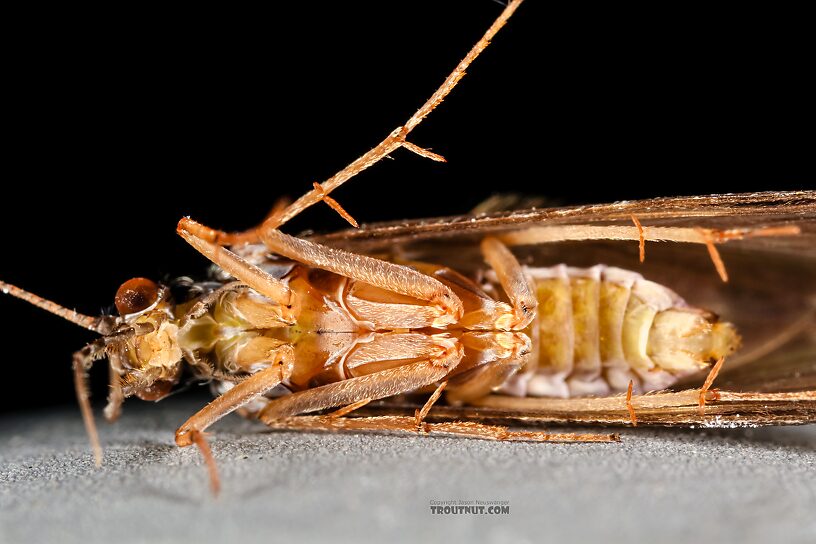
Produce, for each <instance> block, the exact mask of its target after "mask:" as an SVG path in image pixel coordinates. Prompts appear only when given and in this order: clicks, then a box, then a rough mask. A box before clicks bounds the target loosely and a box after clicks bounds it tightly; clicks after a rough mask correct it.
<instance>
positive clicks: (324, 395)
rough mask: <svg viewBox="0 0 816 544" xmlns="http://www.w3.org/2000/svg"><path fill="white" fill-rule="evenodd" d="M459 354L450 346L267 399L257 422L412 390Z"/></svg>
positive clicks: (432, 378) (456, 361)
mask: <svg viewBox="0 0 816 544" xmlns="http://www.w3.org/2000/svg"><path fill="white" fill-rule="evenodd" d="M463 353H464V351H463V348H462V346H461V344H459V343H458V342H456V343H451V344H450V345H448V346H446V347H445V349H444V351H443V352H442V353H441V354H440V355H437V356H435V357H431V358H429V359H425V360H422V361H418V362H415V363H409V364H406V365H402V366H398V367H395V368H389V369H387V370H381V371H379V372H374V373H372V374H368V375H365V376H358V377H355V378H349V379H347V380H343V381H339V382H335V383H330V384H326V385H322V386H320V387H315V388H313V389H306V390H305V391H298V392H297V393H292V394H291V395H285V396H283V397H279V398H277V399H274V400H271V401H270V402H269V404H267V405H266V407H264V409H263V410H261V412H260V413H259V419H260V420H261V421H263V422H264V423H266V424H269V423H270V422H271V421H274V420H276V419H280V418H284V417H288V416H293V415H296V414H302V413H305V412H314V411H317V410H324V409H326V408H333V407H335V406H342V405H347V404H354V403H356V402H358V401H362V400H366V399H368V400H377V399H382V398H385V397H391V396H394V395H399V394H401V393H407V392H410V391H414V390H415V389H418V388H420V387H423V386H426V385H429V384H432V383H434V382H436V381H438V380H441V379H442V378H444V377H445V376H446V375H447V374H448V373H450V371H451V370H453V369H454V368H455V367H456V365H457V364H459V361H460V360H461V359H462V356H463Z"/></svg>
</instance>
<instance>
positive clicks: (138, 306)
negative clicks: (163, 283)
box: [114, 278, 159, 316]
mask: <svg viewBox="0 0 816 544" xmlns="http://www.w3.org/2000/svg"><path fill="white" fill-rule="evenodd" d="M158 299H159V286H158V285H157V284H156V283H155V282H153V281H151V280H149V279H147V278H133V279H129V280H128V281H126V282H125V283H123V284H122V286H121V287H119V289H118V290H117V291H116V298H115V299H114V302H115V303H116V309H117V310H119V314H120V315H123V316H125V315H128V314H134V313H136V312H141V311H142V310H144V309H146V308H149V307H150V306H151V305H152V304H153V303H155V302H156V301H157V300H158Z"/></svg>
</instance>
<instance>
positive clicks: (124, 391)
mask: <svg viewBox="0 0 816 544" xmlns="http://www.w3.org/2000/svg"><path fill="white" fill-rule="evenodd" d="M519 3H520V2H519V1H515V2H512V3H510V5H508V7H507V8H506V9H505V10H504V12H503V13H502V14H501V16H500V17H499V18H498V19H497V21H496V22H495V23H494V24H493V26H491V28H490V29H489V30H488V31H487V33H486V34H485V36H484V37H483V38H482V39H481V40H480V41H479V42H478V43H477V44H476V46H475V47H474V48H473V49H472V50H471V51H470V53H468V55H467V56H466V57H465V59H464V60H463V61H462V62H461V63H460V64H459V65H458V66H457V67H456V68H455V70H454V71H453V72H452V73H451V75H450V76H449V77H448V78H447V80H446V81H445V82H444V83H443V84H442V86H441V87H440V88H439V89H438V90H437V91H436V92H435V93H434V94H433V95H432V96H431V98H430V99H429V100H428V101H427V102H426V103H425V104H424V105H423V106H422V107H421V108H420V109H419V110H418V111H417V112H416V113H415V114H414V115H413V116H412V117H411V118H410V119H409V120H408V121H407V122H406V123H405V124H404V125H402V126H400V127H398V128H396V129H395V130H393V131H392V132H391V133H390V134H389V135H388V136H387V137H386V138H385V139H384V140H383V141H382V142H381V143H380V144H378V145H377V146H375V147H374V148H373V149H372V150H371V151H369V152H368V153H366V154H365V155H363V156H362V157H360V158H359V159H357V160H356V161H354V162H352V163H351V164H350V165H349V166H348V167H346V168H345V169H343V170H342V171H341V172H339V173H338V174H336V175H335V176H333V177H332V178H330V179H329V180H327V181H326V182H324V183H322V184H315V185H314V188H313V189H312V190H311V191H310V192H308V193H306V194H305V195H304V196H302V197H301V198H300V199H298V200H297V201H295V202H294V203H292V204H289V205H285V204H282V205H280V206H276V207H275V208H274V209H273V210H272V212H271V213H270V215H269V216H268V218H267V219H266V220H265V221H264V222H263V223H262V224H261V225H260V226H258V227H257V228H254V229H251V230H249V231H246V232H243V233H234V234H231V233H224V232H221V231H216V230H212V229H209V228H207V227H204V226H203V225H201V224H199V223H196V222H195V221H193V220H192V219H188V218H185V219H182V220H181V222H180V223H179V226H178V233H179V234H180V235H181V236H182V237H183V238H184V239H185V240H186V241H187V242H189V243H190V244H191V245H192V246H193V247H194V248H195V249H196V250H198V251H199V252H200V253H202V254H203V255H204V256H206V257H207V258H208V259H210V260H211V261H212V262H213V263H214V264H215V265H217V267H218V271H217V272H216V273H215V274H214V276H213V278H212V279H211V281H207V282H201V283H190V284H188V285H186V289H185V290H184V294H183V295H181V297H180V298H173V297H172V296H171V291H170V289H169V288H168V287H167V286H162V285H159V284H157V283H155V282H153V281H151V280H148V279H144V278H134V279H131V280H129V281H127V282H125V283H124V284H123V285H122V286H121V287H120V289H119V291H118V292H117V294H116V299H115V300H116V308H117V310H118V311H119V315H118V316H102V317H99V318H95V317H91V316H85V315H81V314H78V313H76V312H72V311H70V310H68V309H66V308H63V307H61V306H58V305H57V304H55V303H52V302H50V301H46V300H43V299H41V298H39V297H37V296H35V295H33V294H31V293H28V292H26V291H23V290H22V289H20V288H18V287H15V286H12V285H10V284H6V283H0V287H1V288H2V290H3V291H4V292H6V293H8V294H11V295H14V296H17V297H19V298H21V299H24V300H27V301H28V302H31V303H33V304H35V305H38V306H40V307H42V308H44V309H46V310H48V311H50V312H52V313H55V314H57V315H60V316H62V317H64V318H66V319H68V320H70V321H72V322H74V323H76V324H78V325H81V326H83V327H85V328H88V329H90V330H93V331H96V332H98V333H100V334H101V335H102V336H101V338H99V339H98V340H97V341H95V342H92V343H91V344H89V345H88V346H86V347H85V348H83V349H81V350H80V351H78V352H76V353H75V355H74V375H75V382H76V389H77V396H78V398H79V402H80V407H81V409H82V414H83V418H84V420H85V424H86V427H87V429H88V433H89V435H90V437H91V442H92V444H93V448H94V454H95V456H96V460H97V463H101V459H102V453H101V448H100V446H99V441H98V439H97V437H96V431H95V427H94V422H93V417H92V412H91V409H90V402H89V398H88V393H87V386H86V383H85V380H86V374H87V372H88V370H90V367H91V365H92V364H93V362H94V361H96V360H99V359H102V358H105V357H106V358H107V359H108V360H109V366H110V369H111V383H110V387H111V389H110V395H109V399H108V406H107V407H106V409H105V416H106V417H107V418H108V419H109V420H114V419H116V417H117V416H118V414H119V412H120V409H121V405H122V402H123V400H124V399H125V398H127V397H129V396H137V397H139V398H142V399H145V400H158V399H161V398H163V397H164V396H166V395H168V394H169V393H170V392H171V391H172V390H173V389H174V388H175V387H176V386H177V385H179V384H180V383H181V382H182V381H183V380H186V379H194V380H203V381H210V382H211V383H212V385H213V388H214V390H215V392H216V393H217V395H218V396H217V398H216V399H215V400H214V401H213V402H212V403H210V404H209V405H208V406H206V407H205V408H203V409H202V410H201V411H199V412H198V413H197V414H195V415H193V416H192V417H191V418H190V419H189V420H188V421H187V422H185V423H183V424H182V425H181V426H180V427H179V429H178V430H177V432H176V442H177V444H178V445H179V446H188V445H191V444H197V445H198V446H199V447H200V449H201V450H202V452H203V453H204V456H205V458H206V459H207V461H208V463H209V464H210V467H211V468H212V473H211V474H212V482H213V486H214V487H215V488H217V485H218V483H217V482H218V480H217V477H216V475H215V470H214V464H213V461H212V455H211V454H210V452H209V446H208V444H207V442H206V440H205V438H204V434H203V433H204V431H205V430H206V429H207V428H208V427H209V426H210V425H211V424H212V423H213V422H215V421H217V420H218V419H219V418H221V417H223V416H224V415H226V414H228V413H230V412H232V411H235V410H239V411H240V413H242V414H243V415H247V416H250V417H255V418H258V419H260V420H261V421H262V422H264V423H266V424H267V425H269V426H271V427H274V428H290V429H308V430H344V429H347V430H355V431H366V430H370V431H391V432H408V433H448V434H454V435H461V436H466V437H473V438H484V439H495V440H531V441H611V440H615V439H616V437H615V435H612V434H566V433H548V432H542V431H537V430H531V431H511V430H508V429H507V428H506V427H503V426H497V425H494V424H492V423H494V422H495V420H500V421H510V422H522V421H524V422H539V421H541V422H546V421H553V422H582V423H602V424H632V425H634V424H644V423H645V424H660V425H698V424H699V425H754V424H795V423H805V422H810V421H814V419H815V418H816V383H814V381H813V380H814V376H816V370H814V365H816V362H815V361H816V360H815V359H814V357H813V352H814V348H813V344H814V338H813V336H814V335H813V329H814V300H815V299H814V296H815V295H816V288H815V287H814V285H813V279H812V278H813V273H814V270H816V266H814V262H815V260H814V247H816V244H814V237H816V194H815V193H813V192H798V193H758V194H746V195H727V196H720V197H700V198H678V199H657V200H652V201H644V202H631V203H619V204H613V205H600V206H594V207H579V208H561V209H543V210H522V211H511V212H501V211H495V209H494V207H491V206H486V207H485V208H483V209H482V210H481V211H482V212H483V213H481V214H479V215H473V216H468V217H459V218H445V219H439V220H426V221H416V222H400V223H395V224H384V225H374V226H370V227H367V228H365V229H359V230H352V231H344V232H341V233H336V234H331V235H325V236H322V237H320V236H312V237H309V238H296V237H293V236H290V235H287V234H284V233H283V232H281V230H280V227H282V226H283V225H284V224H286V223H287V222H288V221H289V220H291V219H292V218H293V217H295V216H296V215H298V214H299V213H301V212H302V211H303V210H305V209H306V208H307V207H309V206H311V205H313V204H315V203H318V202H321V201H323V202H325V203H327V204H328V205H330V206H331V207H332V208H333V209H335V210H336V211H337V212H338V213H340V214H341V215H342V216H343V217H344V218H346V219H347V220H348V221H349V222H350V223H351V224H352V225H354V226H356V223H355V221H354V220H353V219H352V218H351V216H350V215H349V214H347V213H346V212H345V210H343V208H342V207H341V206H340V205H339V204H338V203H337V202H336V201H335V200H334V199H332V197H331V196H329V194H330V193H331V192H332V191H333V190H335V189H336V188H337V187H339V186H340V185H342V184H343V183H345V182H346V181H348V180H349V179H350V178H352V177H353V176H354V175H356V174H357V173H359V172H361V171H362V170H364V169H366V168H368V167H370V166H371V165H373V164H375V163H377V162H378V161H380V160H381V159H382V158H384V157H386V156H388V155H389V154H390V153H393V152H395V151H396V150H398V149H400V148H405V149H407V150H409V151H412V152H414V153H416V154H418V155H420V156H422V157H426V158H430V159H433V160H443V159H442V157H441V156H439V155H438V154H436V153H433V152H431V151H428V150H427V149H424V148H421V147H419V146H417V145H415V144H413V143H411V142H409V141H408V139H407V137H408V135H409V134H410V133H411V131H412V130H413V129H414V128H416V127H417V126H418V125H419V124H420V123H421V122H422V120H423V119H424V118H425V117H426V116H427V115H428V114H430V112H431V111H432V110H433V109H434V108H435V107H436V106H437V105H439V104H440V103H441V102H442V100H444V98H445V97H446V96H447V95H448V93H450V91H451V90H452V89H453V88H454V87H455V86H456V84H457V83H458V82H459V80H460V79H461V78H462V77H463V75H464V73H465V70H466V69H467V68H468V66H469V65H470V64H471V62H472V61H473V60H474V59H475V58H476V57H477V56H478V55H479V54H480V53H481V51H482V50H483V49H484V48H485V47H486V46H487V45H488V43H489V41H490V40H491V39H492V38H493V36H494V35H495V34H496V33H497V32H498V30H499V29H500V28H501V27H502V26H503V25H504V24H505V23H506V22H507V20H508V18H509V17H510V16H511V15H512V13H513V12H514V11H515V9H516V8H517V7H518V5H519ZM627 240H628V241H632V244H634V243H635V242H636V243H637V247H638V249H639V252H640V257H641V260H643V258H644V257H645V252H646V249H647V248H646V245H645V244H646V242H647V241H664V242H674V243H677V244H678V247H681V248H682V249H677V250H672V252H671V254H670V255H669V254H666V253H662V254H661V250H660V249H656V250H654V251H653V250H652V249H651V248H652V247H656V245H654V244H652V245H650V246H649V248H650V249H649V252H650V255H649V262H650V265H651V268H650V275H649V279H648V280H647V279H645V278H644V277H643V276H642V275H640V274H638V273H635V272H632V271H629V270H627V268H629V267H630V266H629V265H628V264H627V263H628V262H629V261H628V259H630V256H629V255H628V254H621V253H620V252H615V251H610V248H611V247H613V246H614V247H618V246H620V244H621V243H623V242H621V241H627ZM555 244H558V245H559V247H560V248H561V249H562V251H563V248H564V244H567V245H568V248H569V251H568V252H567V253H564V255H569V261H568V262H567V263H566V264H557V263H558V262H559V261H558V260H554V259H555V258H557V257H555V256H554V255H553V254H552V253H551V251H550V249H549V248H552V247H555ZM720 247H725V248H732V249H733V251H731V252H729V253H728V254H726V258H723V257H722V256H721V254H720V249H719V248H720ZM452 248H455V250H454V251H452ZM511 248H512V249H511ZM701 248H704V249H701ZM706 250H707V252H708V254H709V256H710V259H711V260H712V261H713V263H714V267H715V269H716V272H717V274H715V273H714V272H713V271H712V270H710V265H708V264H707V263H705V267H702V266H701V265H699V264H698V263H700V261H702V260H703V259H701V255H704V254H705V251H706ZM653 253H654V254H653ZM770 257H772V259H771V258H770ZM562 259H563V257H562ZM761 260H762V261H765V262H763V263H762V266H757V263H758V262H760V261H761ZM726 262H729V263H738V264H739V266H738V267H735V268H737V270H738V273H734V272H733V271H732V273H731V274H730V283H728V284H727V288H725V287H724V285H725V284H715V283H713V282H712V281H710V279H709V278H711V277H715V278H716V277H717V276H719V277H720V278H721V279H722V280H727V279H729V273H728V271H727V269H726V266H725V263H726ZM485 263H486V265H485ZM522 263H524V264H522ZM600 263H602V264H600ZM678 268H681V269H682V270H683V274H682V278H678V277H677V274H673V273H672V271H674V270H677V269H678ZM746 270H747V271H748V272H742V271H746ZM779 282H789V283H791V285H792V288H791V290H790V295H789V296H786V297H779V296H778V295H777V291H776V290H774V291H770V290H769V289H768V288H767V287H768V285H771V284H774V283H776V284H778V283H779ZM794 284H796V285H794ZM665 285H671V286H672V288H671V289H670V288H669V287H666V286H665ZM675 291H676V292H675ZM677 293H680V294H682V295H684V296H686V297H693V299H694V300H693V303H687V302H685V301H684V299H683V298H681V295H678V294H677ZM701 308H706V309H715V310H717V311H718V312H719V313H721V314H722V315H723V316H724V317H725V319H724V320H720V319H719V318H718V317H717V316H716V315H715V314H713V313H710V312H709V311H707V310H704V309H701ZM757 308H760V309H761V310H760V311H757V310H756V309H757ZM740 344H742V347H741V348H739V346H740ZM738 348H739V349H738ZM726 359H728V367H730V368H732V369H733V370H734V372H735V373H738V372H739V371H741V370H744V369H747V368H748V367H749V366H750V365H749V364H753V363H756V362H757V361H762V362H763V363H765V364H763V371H762V372H755V373H753V374H751V375H752V376H754V377H755V380H754V382H753V383H752V384H751V389H749V390H747V391H746V390H744V389H743V390H714V389H712V387H711V386H712V382H713V380H714V378H715V377H716V375H717V373H718V372H719V370H720V369H721V368H722V367H723V364H724V362H725V361H726ZM768 361H772V362H773V364H770V363H768ZM793 372H798V373H799V374H798V376H799V378H798V379H797V380H795V381H791V380H780V378H782V377H783V376H784V375H785V374H787V375H792V374H793ZM723 377H725V376H723ZM684 380H685V381H684ZM694 380H697V383H694ZM750 381H751V380H746V379H744V378H743V379H741V381H740V382H739V383H743V384H745V383H750ZM758 382H759V383H758ZM723 383H730V382H718V384H720V385H722V384H723ZM734 383H737V382H736V381H735V382H734ZM407 394H417V395H422V394H425V395H426V396H427V395H428V394H430V397H428V400H427V402H425V403H424V404H420V405H418V406H412V405H408V404H406V401H405V399H404V395H407ZM443 394H444V400H445V401H446V405H442V404H441V403H440V405H439V406H435V407H434V408H433V411H432V412H431V408H432V407H433V406H434V403H436V402H437V401H438V400H440V398H441V397H442V395H443ZM381 399H393V400H395V402H391V403H386V404H376V405H375V404H374V403H373V402H372V401H379V400H381ZM330 409H336V411H334V412H329V413H326V412H325V411H326V410H330ZM405 410H408V412H407V413H406V412H405ZM312 412H320V415H310V416H304V415H301V414H306V413H312ZM483 421H490V422H491V423H490V424H488V423H485V422H483Z"/></svg>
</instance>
